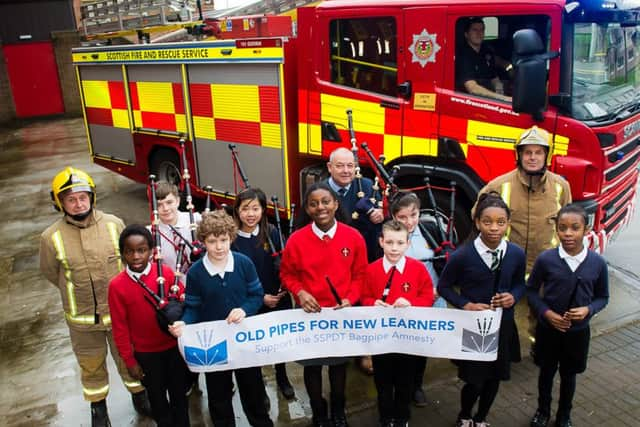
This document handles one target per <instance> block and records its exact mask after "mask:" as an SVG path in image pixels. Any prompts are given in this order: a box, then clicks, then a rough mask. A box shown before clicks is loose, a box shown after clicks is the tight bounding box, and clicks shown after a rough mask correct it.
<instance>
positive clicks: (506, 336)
mask: <svg viewBox="0 0 640 427" xmlns="http://www.w3.org/2000/svg"><path fill="white" fill-rule="evenodd" d="M510 217H511V213H510V211H509V208H508V207H507V205H506V204H505V202H504V201H503V200H502V199H501V198H500V196H499V195H498V194H497V193H495V192H489V193H486V194H483V195H481V196H480V198H479V199H478V204H477V207H476V210H475V214H474V218H473V220H474V231H475V232H476V234H479V235H478V237H476V238H475V240H473V241H472V242H469V243H467V244H465V245H464V246H462V247H461V248H459V249H458V250H457V251H456V252H454V253H453V254H452V255H451V258H450V259H449V261H448V262H447V264H446V265H445V267H444V270H443V271H442V274H441V275H440V281H439V283H438V293H439V294H440V295H442V296H443V297H444V298H445V299H446V300H447V301H448V302H449V303H451V304H452V305H454V306H455V307H458V308H461V309H464V310H473V311H480V310H490V309H495V308H498V307H500V308H502V318H501V323H500V332H499V337H498V342H499V344H498V356H497V359H496V360H495V361H494V362H478V361H469V360H460V361H457V362H456V365H458V376H459V377H460V379H461V380H463V381H464V382H465V385H464V386H463V387H462V390H461V393H460V401H461V402H460V403H461V409H460V413H459V414H458V420H457V426H461V427H472V426H474V425H475V426H476V427H484V426H487V425H488V424H487V423H486V421H485V420H486V417H487V414H488V413H489V409H490V408H491V405H492V404H493V401H494V399H495V397H496V395H497V394H498V388H499V386H500V381H502V380H508V379H509V378H510V365H511V362H515V361H519V360H520V343H519V340H518V331H517V329H516V324H515V321H514V316H513V315H514V310H513V307H514V305H515V304H516V303H517V302H518V300H519V299H520V297H522V295H523V294H524V291H525V284H524V272H525V265H526V261H525V255H524V251H523V250H522V249H521V248H520V247H518V246H517V245H514V244H513V243H508V242H507V241H505V240H504V234H505V232H506V231H507V228H508V226H509V220H510ZM454 287H459V288H460V292H459V293H457V292H456V291H455V290H454V289H453V288H454ZM478 400H479V402H478V410H477V412H476V414H475V415H474V416H473V417H472V415H471V412H472V410H473V407H474V405H475V403H476V401H478Z"/></svg>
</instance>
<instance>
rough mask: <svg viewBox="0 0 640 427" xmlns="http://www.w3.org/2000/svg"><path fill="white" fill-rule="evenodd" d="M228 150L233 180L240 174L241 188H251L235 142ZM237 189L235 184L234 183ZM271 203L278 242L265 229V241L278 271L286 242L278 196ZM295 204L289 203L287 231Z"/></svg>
mask: <svg viewBox="0 0 640 427" xmlns="http://www.w3.org/2000/svg"><path fill="white" fill-rule="evenodd" d="M229 150H230V151H231V160H232V162H233V169H234V181H235V179H236V177H237V176H240V180H241V182H242V185H243V187H244V188H243V189H247V188H251V185H250V184H249V178H248V177H247V174H246V173H245V171H244V169H243V168H242V163H241V162H240V156H239V155H238V151H237V150H236V145H235V144H229ZM236 190H237V185H236ZM271 203H272V204H273V214H274V218H275V227H276V230H277V236H278V242H277V245H276V242H274V241H273V239H272V238H271V233H270V232H268V231H267V243H268V245H269V250H270V252H271V256H272V257H273V258H274V268H275V269H276V272H278V271H280V261H281V258H282V251H283V250H284V245H285V243H286V241H285V238H284V234H283V232H282V222H281V220H280V211H279V209H280V207H279V206H278V196H276V195H273V196H271ZM295 208H296V205H295V203H292V204H291V207H290V209H291V217H290V219H289V231H290V232H291V230H293V215H294V211H295Z"/></svg>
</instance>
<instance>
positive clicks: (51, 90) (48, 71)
mask: <svg viewBox="0 0 640 427" xmlns="http://www.w3.org/2000/svg"><path fill="white" fill-rule="evenodd" d="M3 50H4V58H5V61H6V63H7V72H8V73H9V83H10V84H11V92H12V94H13V101H14V103H15V106H16V116H18V117H34V116H48V115H51V114H61V113H64V104H63V103H62V92H61V91H60V81H59V79H58V66H57V65H56V59H55V56H54V54H53V46H52V44H51V42H35V43H24V44H23V43H21V44H13V45H4V46H3Z"/></svg>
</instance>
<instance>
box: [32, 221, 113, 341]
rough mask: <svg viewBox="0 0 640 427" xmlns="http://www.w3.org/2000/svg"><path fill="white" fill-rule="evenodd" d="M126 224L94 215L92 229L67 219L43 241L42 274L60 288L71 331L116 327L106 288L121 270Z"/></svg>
mask: <svg viewBox="0 0 640 427" xmlns="http://www.w3.org/2000/svg"><path fill="white" fill-rule="evenodd" d="M123 228H124V223H123V222H122V220H120V219H119V218H118V217H116V216H113V215H109V214H104V213H102V212H101V211H98V210H96V211H94V213H93V217H92V219H91V220H90V222H89V224H88V225H87V226H82V224H81V223H77V222H76V221H73V220H72V219H71V218H69V217H67V216H65V217H64V218H62V219H60V220H58V221H56V222H55V223H54V224H53V225H51V226H50V227H49V228H47V229H46V230H45V231H44V232H43V233H42V235H41V238H40V270H41V271H42V273H43V274H44V276H45V277H46V278H47V280H49V281H50V282H51V283H53V284H54V285H55V286H57V287H58V289H59V290H60V296H61V298H62V306H63V309H64V313H65V318H66V319H67V323H68V324H69V325H70V326H74V327H79V328H97V329H104V328H108V327H109V326H110V325H111V317H110V315H109V306H108V303H107V288H108V286H109V281H110V280H111V278H112V277H113V276H115V275H116V274H117V273H118V272H120V271H121V270H122V261H121V259H120V251H119V249H118V238H119V236H120V232H121V231H122V229H123Z"/></svg>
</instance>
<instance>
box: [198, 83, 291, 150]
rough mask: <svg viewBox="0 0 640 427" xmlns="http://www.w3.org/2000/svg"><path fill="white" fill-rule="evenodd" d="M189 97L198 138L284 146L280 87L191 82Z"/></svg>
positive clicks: (264, 145) (266, 145) (277, 146)
mask: <svg viewBox="0 0 640 427" xmlns="http://www.w3.org/2000/svg"><path fill="white" fill-rule="evenodd" d="M189 96H190V98H191V115H192V117H193V130H194V134H195V136H196V138H205V139H210V140H222V141H228V142H237V143H241V144H251V145H258V146H263V147H272V148H281V147H282V131H281V120H282V118H281V115H280V93H279V89H278V87H277V86H258V85H241V84H209V83H192V84H190V85H189Z"/></svg>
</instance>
